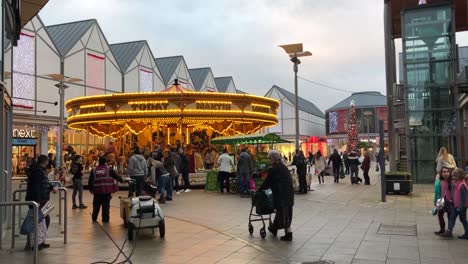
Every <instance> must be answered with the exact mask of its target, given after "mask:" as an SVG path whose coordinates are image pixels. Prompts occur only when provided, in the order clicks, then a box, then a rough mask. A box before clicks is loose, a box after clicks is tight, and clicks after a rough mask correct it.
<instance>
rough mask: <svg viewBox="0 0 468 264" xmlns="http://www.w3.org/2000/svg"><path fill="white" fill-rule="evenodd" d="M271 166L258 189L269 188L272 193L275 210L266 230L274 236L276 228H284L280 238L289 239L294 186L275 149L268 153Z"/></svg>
mask: <svg viewBox="0 0 468 264" xmlns="http://www.w3.org/2000/svg"><path fill="white" fill-rule="evenodd" d="M268 157H269V159H270V163H271V168H270V169H269V170H268V176H267V178H266V179H265V181H264V182H263V184H262V186H260V188H259V191H263V190H266V189H268V188H271V191H272V193H273V206H274V208H275V210H276V215H275V219H274V221H273V223H272V225H270V226H269V227H268V230H269V231H270V232H271V233H273V235H275V236H276V234H277V232H278V229H283V228H284V233H285V235H284V236H282V237H281V240H284V241H291V240H292V232H291V221H292V215H293V206H294V188H293V185H292V177H291V173H290V172H289V169H288V168H287V167H286V166H285V165H284V164H283V163H282V162H281V154H280V153H279V152H278V151H277V150H272V151H270V152H269V153H268Z"/></svg>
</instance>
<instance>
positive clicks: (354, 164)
mask: <svg viewBox="0 0 468 264" xmlns="http://www.w3.org/2000/svg"><path fill="white" fill-rule="evenodd" d="M348 160H349V169H350V171H351V176H350V178H351V184H359V182H362V179H361V178H359V164H361V163H360V162H359V159H358V155H357V152H356V151H354V150H352V151H351V152H350V153H349V156H348Z"/></svg>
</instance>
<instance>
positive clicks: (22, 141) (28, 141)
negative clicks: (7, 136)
mask: <svg viewBox="0 0 468 264" xmlns="http://www.w3.org/2000/svg"><path fill="white" fill-rule="evenodd" d="M12 145H16V146H34V145H36V140H35V139H32V138H14V139H13V141H12Z"/></svg>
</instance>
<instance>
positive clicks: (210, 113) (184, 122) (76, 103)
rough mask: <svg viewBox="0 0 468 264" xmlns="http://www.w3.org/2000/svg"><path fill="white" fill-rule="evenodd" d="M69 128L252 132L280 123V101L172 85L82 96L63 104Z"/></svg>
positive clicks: (109, 132)
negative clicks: (157, 90)
mask: <svg viewBox="0 0 468 264" xmlns="http://www.w3.org/2000/svg"><path fill="white" fill-rule="evenodd" d="M65 106H66V109H67V113H68V118H67V124H68V127H69V128H71V129H77V130H87V131H89V132H90V133H92V134H95V135H99V136H110V137H113V138H117V137H119V136H120V135H122V134H123V133H127V132H128V131H130V132H132V133H133V134H139V133H141V132H143V131H144V130H146V129H157V128H161V127H162V128H174V129H175V130H176V129H191V130H192V131H193V130H197V129H211V130H212V131H216V132H217V133H219V134H222V135H240V134H252V133H254V132H256V131H258V130H259V129H261V128H264V127H270V126H274V125H276V124H277V123H278V118H277V111H278V107H279V101H278V100H275V99H271V98H267V97H261V96H256V95H251V94H231V93H216V92H196V91H192V90H188V89H184V88H181V87H178V86H176V85H174V86H173V87H170V88H168V89H166V90H164V91H161V92H138V93H121V94H106V95H96V96H85V97H79V98H75V99H71V100H69V101H67V102H66V104H65Z"/></svg>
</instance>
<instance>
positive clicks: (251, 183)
mask: <svg viewBox="0 0 468 264" xmlns="http://www.w3.org/2000/svg"><path fill="white" fill-rule="evenodd" d="M249 184H250V190H254V191H255V190H256V189H257V186H255V181H254V179H253V178H250V180H249Z"/></svg>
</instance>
